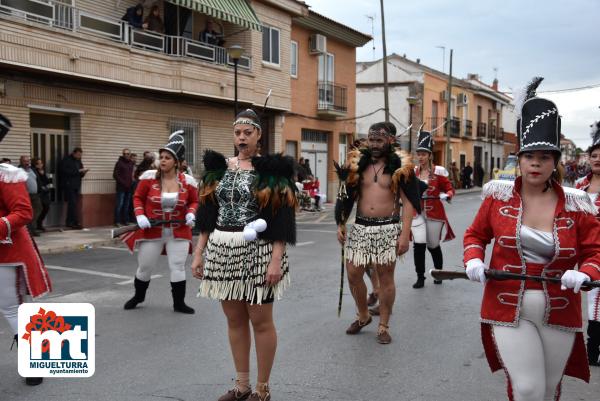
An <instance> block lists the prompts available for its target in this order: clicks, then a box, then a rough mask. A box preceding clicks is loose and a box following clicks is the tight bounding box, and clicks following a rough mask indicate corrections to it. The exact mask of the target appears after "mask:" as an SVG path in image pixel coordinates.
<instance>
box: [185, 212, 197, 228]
mask: <svg viewBox="0 0 600 401" xmlns="http://www.w3.org/2000/svg"><path fill="white" fill-rule="evenodd" d="M195 224H196V215H195V214H194V213H188V214H186V215H185V225H186V226H188V227H194V225H195Z"/></svg>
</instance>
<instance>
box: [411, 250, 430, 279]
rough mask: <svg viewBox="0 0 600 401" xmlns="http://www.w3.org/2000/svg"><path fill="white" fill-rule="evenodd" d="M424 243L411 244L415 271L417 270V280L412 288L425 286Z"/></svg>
mask: <svg viewBox="0 0 600 401" xmlns="http://www.w3.org/2000/svg"><path fill="white" fill-rule="evenodd" d="M426 247H427V245H426V244H418V243H415V244H414V245H413V256H414V259H415V271H416V272H417V281H416V282H415V283H414V284H413V288H423V287H424V286H425V248H426Z"/></svg>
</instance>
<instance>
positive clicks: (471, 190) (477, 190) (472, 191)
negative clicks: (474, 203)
mask: <svg viewBox="0 0 600 401" xmlns="http://www.w3.org/2000/svg"><path fill="white" fill-rule="evenodd" d="M477 193H481V188H476V189H465V190H461V191H460V192H455V193H454V196H460V195H470V194H477Z"/></svg>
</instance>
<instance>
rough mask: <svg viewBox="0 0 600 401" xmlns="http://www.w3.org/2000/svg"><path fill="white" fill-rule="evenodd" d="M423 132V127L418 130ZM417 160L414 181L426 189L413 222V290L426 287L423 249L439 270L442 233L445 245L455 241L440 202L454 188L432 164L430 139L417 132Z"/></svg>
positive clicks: (448, 198) (429, 134) (424, 133)
mask: <svg viewBox="0 0 600 401" xmlns="http://www.w3.org/2000/svg"><path fill="white" fill-rule="evenodd" d="M421 128H422V127H421ZM418 138H419V139H418V144H419V145H418V147H417V160H418V161H419V164H418V166H417V167H416V169H415V172H416V175H417V177H418V178H419V179H420V180H421V181H422V182H423V187H427V189H426V190H425V192H424V193H423V195H422V200H421V210H422V211H423V212H422V213H420V214H418V215H417V216H416V217H415V218H414V219H413V221H412V234H413V238H414V244H413V252H414V259H415V271H416V272H417V281H416V282H415V283H414V284H413V288H423V287H424V286H425V249H427V250H429V253H430V254H431V257H432V258H433V267H434V268H435V269H437V270H441V269H442V268H443V267H444V255H443V253H442V247H441V246H440V241H441V239H442V231H443V229H444V227H446V236H445V237H444V241H450V240H452V239H454V237H455V236H454V232H453V231H452V227H450V222H449V221H448V217H447V216H446V210H445V209H444V204H443V203H442V201H444V200H445V201H447V202H450V200H451V199H452V197H453V196H454V188H453V187H452V183H451V182H450V180H449V179H448V171H447V170H446V169H445V168H444V167H442V166H436V165H434V164H433V153H432V152H433V137H432V135H431V133H430V132H427V131H423V130H422V129H419V133H418ZM433 283H434V284H442V281H441V280H434V281H433Z"/></svg>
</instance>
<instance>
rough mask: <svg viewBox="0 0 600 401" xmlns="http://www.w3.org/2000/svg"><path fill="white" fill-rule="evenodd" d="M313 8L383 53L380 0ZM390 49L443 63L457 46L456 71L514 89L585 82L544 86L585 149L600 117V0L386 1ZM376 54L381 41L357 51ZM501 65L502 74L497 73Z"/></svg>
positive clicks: (330, 2) (343, 0) (363, 56)
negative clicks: (537, 82)
mask: <svg viewBox="0 0 600 401" xmlns="http://www.w3.org/2000/svg"><path fill="white" fill-rule="evenodd" d="M306 2H307V3H308V4H309V5H310V6H311V7H312V9H313V10H314V11H316V12H318V13H321V14H323V15H326V16H327V17H330V18H332V19H334V20H336V21H339V22H341V23H343V24H346V25H348V26H351V27H352V28H355V29H357V30H359V31H361V32H364V33H367V34H371V29H372V28H371V21H370V20H369V19H368V18H367V15H370V16H374V17H375V58H380V57H381V55H382V45H381V19H380V8H379V0H306ZM385 20H386V32H387V51H388V54H391V53H398V54H400V55H402V54H406V56H407V57H408V58H409V59H411V60H415V59H417V58H420V59H421V63H423V64H425V65H428V66H430V67H433V68H436V69H438V70H442V67H443V62H442V58H443V51H442V49H439V48H437V47H436V46H445V47H446V66H445V68H444V70H445V71H446V72H447V71H448V59H449V54H450V49H451V48H452V49H454V62H453V75H455V76H458V77H460V78H465V77H466V76H467V73H477V74H479V75H480V76H481V77H482V80H483V81H484V82H486V83H488V84H491V82H492V80H493V79H494V76H495V75H496V74H497V77H498V80H499V81H500V89H501V90H503V91H508V92H510V91H512V89H513V88H514V89H517V88H520V87H522V86H524V85H525V84H526V83H527V82H528V81H529V80H530V79H531V77H533V76H536V75H539V76H543V77H544V78H545V80H544V82H542V84H541V86H540V89H539V91H540V92H543V91H550V90H560V89H567V88H578V87H585V86H589V85H592V86H596V88H594V89H589V90H580V91H573V92H563V93H542V94H540V95H541V96H545V97H547V98H549V99H551V100H553V101H554V102H556V103H557V106H558V109H559V112H560V114H561V115H562V116H563V121H562V123H563V124H562V125H563V133H564V134H565V135H566V136H567V137H568V138H570V139H572V140H574V141H575V143H576V144H577V145H578V146H579V147H581V148H583V149H585V148H587V146H588V145H589V144H590V142H591V139H590V136H589V131H590V128H589V126H590V125H591V124H592V122H593V121H595V120H600V109H599V108H598V107H599V106H600V30H599V29H600V28H599V27H600V0H504V1H492V0H454V1H449V0H419V1H414V0H412V1H407V0H385ZM357 59H358V60H359V61H369V60H373V42H370V43H368V44H366V45H365V46H364V47H362V48H361V49H358V51H357ZM494 68H497V73H495V72H494Z"/></svg>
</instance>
